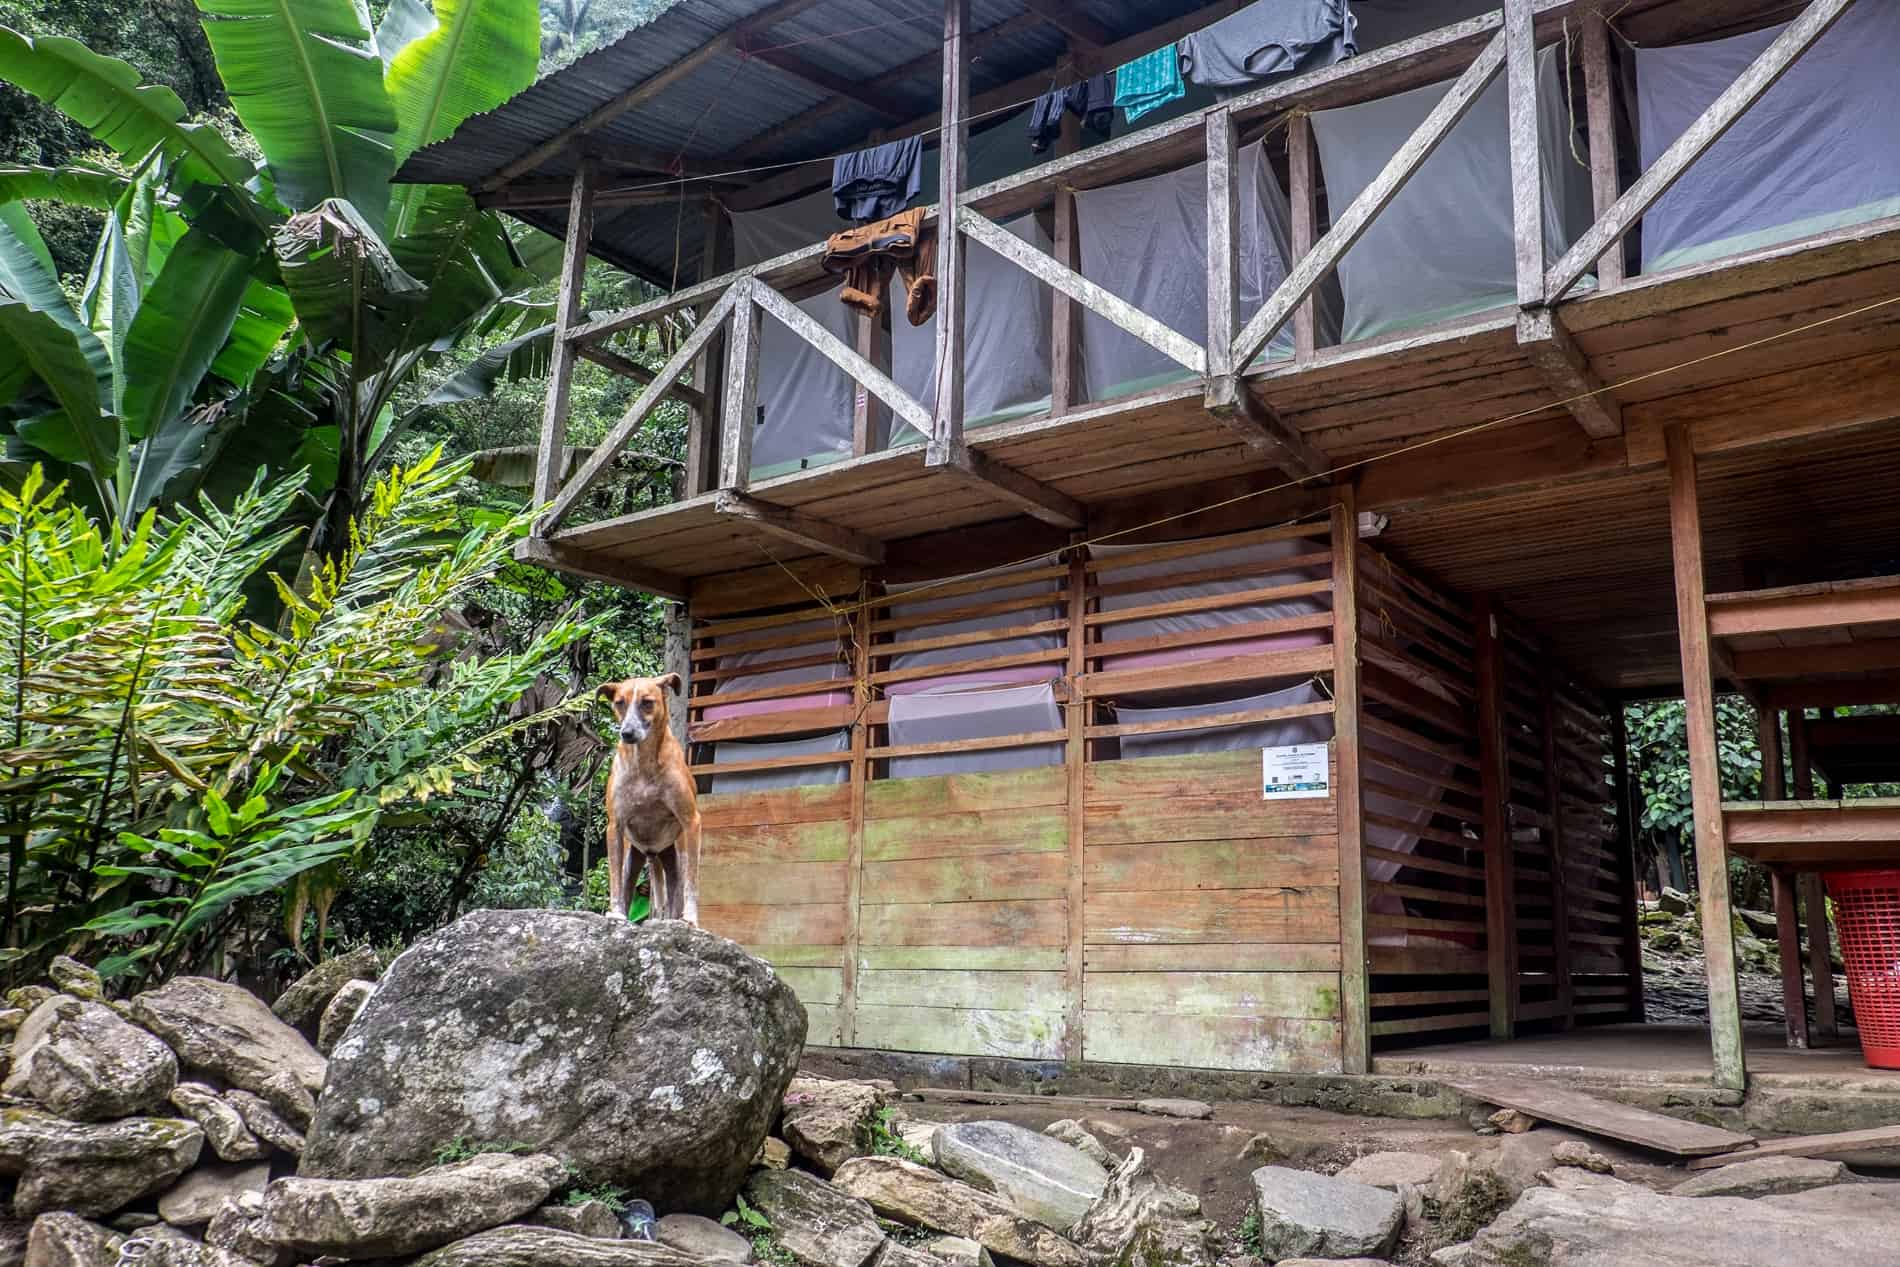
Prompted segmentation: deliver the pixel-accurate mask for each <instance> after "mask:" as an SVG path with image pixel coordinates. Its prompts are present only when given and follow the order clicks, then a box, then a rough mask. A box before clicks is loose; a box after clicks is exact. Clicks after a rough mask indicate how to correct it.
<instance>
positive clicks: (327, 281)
mask: <svg viewBox="0 0 1900 1267" xmlns="http://www.w3.org/2000/svg"><path fill="white" fill-rule="evenodd" d="M196 3H197V5H198V8H199V11H200V14H201V16H202V19H203V23H204V27H205V32H206V35H207V37H208V38H209V41H210V44H211V49H212V54H213V57H214V59H215V61H216V64H217V68H218V73H219V75H220V77H221V78H222V79H223V81H224V85H225V89H226V92H227V94H228V95H229V97H230V100H231V105H232V109H233V110H234V112H235V113H236V115H237V117H238V120H239V122H241V123H242V124H243V125H244V127H245V129H246V130H247V131H248V132H249V133H250V135H251V137H252V138H253V139H254V140H255V142H256V144H257V148H258V150H259V151H260V152H261V154H262V161H261V162H258V163H252V162H251V161H249V160H248V159H245V158H244V157H242V156H241V155H240V154H239V153H238V152H237V150H236V149H235V148H234V147H233V146H232V145H231V144H230V143H229V142H228V141H226V140H225V138H224V137H223V136H221V135H220V134H219V133H218V132H217V131H216V130H215V129H212V128H209V127H205V126H202V125H197V124H193V123H191V122H189V121H188V120H187V119H186V118H185V112H184V109H183V106H182V104H180V103H179V101H178V99H177V97H176V96H175V95H174V94H172V93H171V92H170V90H169V89H165V88H162V87H157V86H153V85H146V84H141V83H140V82H139V79H138V75H137V73H136V72H135V71H134V70H133V69H132V68H131V67H130V66H129V65H127V64H126V63H124V62H121V61H118V60H116V59H113V58H107V57H101V56H99V55H97V54H94V53H92V52H91V51H90V50H87V49H86V48H85V47H84V46H83V45H80V44H78V43H77V42H76V41H72V40H65V39H53V38H45V39H39V40H33V39H28V38H27V37H25V36H22V35H19V34H17V33H15V32H13V31H10V30H7V29H6V28H3V27H0V79H6V80H8V81H10V82H12V83H14V84H15V85H17V86H19V87H21V88H23V89H25V90H26V91H27V92H30V93H32V94H33V95H35V96H37V97H39V98H40V99H41V100H43V101H46V102H48V103H49V104H51V105H53V106H55V107H57V108H58V109H60V110H62V111H63V112H65V113H66V114H67V115H68V116H70V117H71V118H73V119H74V120H76V121H77V122H79V123H80V124H82V125H84V126H85V127H87V128H88V129H89V130H91V132H92V134H93V136H94V137H95V138H96V139H97V140H98V141H99V142H100V143H101V144H102V145H104V146H106V147H107V148H108V149H110V150H112V151H113V152H114V153H115V154H116V155H117V156H118V158H119V160H120V161H121V162H122V163H124V164H125V165H126V166H127V167H128V168H129V169H131V170H133V171H136V172H139V173H141V181H140V184H141V185H142V186H144V187H146V188H147V189H148V194H147V196H146V201H145V202H144V203H143V204H139V205H130V204H128V205H125V206H123V207H121V206H120V204H121V203H124V202H125V200H126V199H127V197H128V196H129V193H130V190H115V189H114V187H113V186H111V185H110V184H107V183H104V182H103V181H102V180H101V178H100V175H99V173H97V172H89V173H80V172H77V171H72V170H69V169H58V170H42V169H30V168H11V169H9V168H0V206H11V207H13V208H14V210H16V211H17V207H18V204H17V203H12V204H8V203H7V202H6V200H7V199H8V198H14V199H18V198H25V197H68V198H69V199H70V200H73V201H85V200H89V202H90V204H91V205H97V203H98V202H99V201H100V200H101V199H103V198H105V197H106V196H108V194H111V195H113V196H114V197H115V198H116V199H117V200H118V201H116V202H115V204H114V210H113V213H112V216H111V217H110V218H109V220H108V225H107V230H106V233H105V235H104V236H102V240H101V248H100V254H99V256H98V257H97V258H96V260H95V264H94V273H95V274H96V277H89V278H88V282H87V288H86V293H87V295H88V296H89V297H90V296H92V295H94V294H95V292H96V293H97V295H98V296H99V299H98V303H97V304H96V305H95V306H96V307H97V308H98V309H99V310H100V311H103V312H106V313H107V314H109V316H110V320H104V319H98V318H95V317H93V316H92V315H91V314H90V313H81V312H79V311H78V310H77V309H75V307H74V306H73V305H72V304H70V303H68V302H66V301H65V299H64V296H63V295H62V294H60V293H59V288H58V285H57V281H56V279H53V278H52V274H51V269H50V267H48V266H47V261H46V260H45V258H44V255H45V252H44V247H43V246H39V247H37V248H35V246H34V243H35V242H37V235H34V237H33V238H32V239H31V240H26V239H24V237H23V235H21V234H18V233H16V234H15V236H16V237H20V238H21V239H22V240H21V241H20V242H18V243H15V244H13V246H14V249H8V246H7V244H6V243H5V242H4V240H0V252H5V254H4V256H0V343H6V342H9V340H8V338H7V336H12V337H11V340H10V342H11V343H12V344H13V345H14V346H13V347H10V348H7V349H5V350H0V410H5V411H6V414H10V415H11V416H12V419H13V420H12V421H11V422H4V421H0V426H6V427H8V428H10V432H11V442H10V444H11V448H12V450H13V452H12V454H11V456H12V457H13V458H14V460H15V461H16V462H17V461H21V460H23V459H26V458H39V459H44V458H54V459H58V460H59V461H62V462H66V463H70V464H73V465H75V466H77V467H80V468H83V470H84V471H85V472H86V474H87V475H88V476H90V479H91V482H92V484H93V486H94V488H95V489H96V490H97V494H98V499H99V500H100V502H102V503H103V504H104V505H106V506H107V507H108V508H109V509H111V510H112V511H113V513H115V514H117V515H119V516H121V517H124V516H126V515H128V514H130V513H134V512H136V510H137V509H138V508H139V507H141V506H143V505H147V504H150V503H151V502H152V501H153V500H155V499H156V500H163V496H162V494H163V493H164V491H165V489H166V488H168V487H169V486H170V485H171V483H172V481H175V480H181V479H185V478H186V477H189V476H196V477H200V478H197V479H196V480H195V483H196V484H197V485H198V486H202V485H203V484H204V482H205V480H204V478H202V477H204V476H205V475H206V474H207V471H208V470H209V467H210V460H211V459H214V458H219V457H222V458H223V459H224V460H225V461H227V462H232V461H239V460H243V461H251V462H256V463H258V464H261V465H266V466H274V467H278V468H279V469H282V468H284V467H291V466H300V465H301V466H310V467H312V469H313V479H312V481H311V486H310V493H311V495H312V496H313V498H314V499H315V502H316V505H317V510H316V513H315V519H316V523H315V527H314V530H313V533H312V537H311V541H310V548H311V551H312V554H313V556H314V557H315V558H328V557H333V556H334V555H335V553H336V551H337V550H338V549H339V548H341V546H342V545H343V543H344V533H345V531H346V529H347V525H348V523H349V521H350V518H351V517H352V516H353V515H354V514H355V513H356V510H357V508H358V505H359V503H360V501H361V496H362V491H363V490H364V489H365V488H367V487H368V485H369V483H370V482H371V481H372V480H373V478H374V473H375V471H376V469H377V468H378V466H379V465H380V464H381V463H382V462H384V461H386V460H387V459H388V457H389V456H390V455H391V454H392V453H393V451H394V446H395V443H396V441H397V440H398V439H399V438H400V436H401V433H402V430H403V429H404V428H405V427H406V426H407V425H408V423H409V422H410V421H411V420H413V419H414V418H415V417H416V416H417V414H418V411H417V410H416V409H413V408H412V409H410V410H407V411H402V412H399V411H397V409H396V403H397V397H398V394H399V393H400V392H401V390H402V388H403V387H404V386H405V385H406V384H408V383H409V382H410V381H411V380H412V379H413V377H414V375H415V373H416V372H417V370H418V369H419V368H420V367H422V366H423V365H425V364H427V363H429V362H430V361H431V360H433V359H434V358H436V357H439V356H440V355H442V354H443V353H444V352H446V351H447V350H449V349H450V348H452V347H453V346H454V345H455V343H456V341H457V340H459V339H461V338H463V337H465V336H467V335H469V334H471V333H474V332H476V331H478V330H479V329H481V328H483V323H484V322H485V321H486V320H487V319H488V318H489V317H490V315H491V314H492V313H493V311H494V310H495V309H496V308H497V306H498V305H501V304H502V303H503V302H504V301H507V300H510V299H512V298H514V297H516V296H517V295H518V294H519V292H521V291H523V290H525V289H526V288H528V287H529V286H531V285H533V284H535V283H536V282H537V281H538V280H540V277H539V275H538V274H537V272H536V271H535V270H534V269H532V268H530V267H529V265H528V264H527V263H526V262H525V261H524V259H523V257H522V255H521V253H520V252H519V251H518V250H517V249H516V247H515V244H514V242H513V240H512V239H511V237H510V235H509V233H508V230H507V227H506V225H505V224H504V223H503V221H502V220H501V219H500V218H499V217H498V216H496V215H494V214H493V213H490V212H486V211H483V210H481V209H480V208H478V207H476V205H475V203H474V201H473V200H472V199H471V198H470V197H469V196H468V195H467V194H466V193H465V192H464V191H462V190H460V189H456V188H452V187H443V186H418V185H398V184H396V183H394V181H393V176H394V173H395V171H396V169H397V168H398V167H399V166H400V165H401V164H402V162H403V161H404V160H405V159H406V158H408V157H409V155H410V154H412V153H414V152H415V151H416V150H417V149H419V148H420V147H422V146H424V145H427V144H429V143H430V142H433V141H437V140H440V139H442V138H444V137H446V136H448V135H449V133H450V132H452V131H453V130H454V128H455V126H456V125H457V124H458V123H460V122H461V121H462V120H463V119H465V118H467V117H468V116H469V115H471V114H474V113H477V112H480V111H483V110H488V109H492V108H493V107H495V106H496V105H499V104H500V103H501V102H502V101H504V100H506V99H507V98H508V97H510V96H512V95H514V94H515V93H517V92H519V91H520V90H521V89H523V88H525V87H527V85H528V84H529V83H530V82H531V81H532V80H533V77H534V72H535V66H536V62H537V58H538V54H539V48H540V43H539V41H540V24H539V15H538V11H537V5H536V2H535V0H434V3H433V5H432V6H431V5H430V4H429V3H428V2H427V0H396V3H394V4H392V5H391V6H390V9H389V11H388V13H387V14H386V16H385V17H384V19H383V22H382V24H381V26H380V27H378V28H376V29H374V30H372V29H371V26H370V22H369V16H368V11H367V9H366V8H365V6H364V5H363V3H362V2H361V0H196ZM153 176H155V180H154V179H148V177H153ZM141 215H142V216H143V218H142V219H141V218H140V216H141ZM24 219H25V218H24V216H22V215H17V214H16V215H14V216H12V217H10V219H9V221H8V222H7V223H12V224H14V225H15V226H16V227H17V225H18V224H19V223H21V222H24ZM180 226H182V227H183V229H184V232H182V233H179V232H175V230H176V229H177V228H178V227H180ZM167 233H169V238H168V240H166V241H165V243H164V246H163V248H161V249H158V250H156V251H155V250H154V249H153V247H152V246H151V242H152V240H153V235H154V234H159V235H160V236H164V235H165V234H167ZM108 239H109V241H108ZM121 242H123V245H120V243H121ZM153 255H157V256H158V257H159V258H160V260H161V262H162V263H163V264H164V267H165V270H166V272H159V271H157V270H155V269H153V268H152V265H151V258H152V256H153ZM21 260H26V261H27V262H28V263H32V264H37V265H39V266H40V267H39V268H38V269H37V270H27V269H26V268H25V266H24V265H22V264H21V263H20V261H21ZM140 260H143V263H140V262H139V261H140ZM141 272H143V273H149V274H151V277H150V280H149V282H148V284H147V285H146V286H145V287H144V288H138V287H134V286H133V285H131V279H132V278H133V276H134V275H135V274H138V273H141ZM167 272H169V273H171V274H173V276H170V277H168V276H167V275H166V273H167ZM188 279H195V280H193V281H191V283H190V284H187V280H188ZM49 282H50V286H49ZM88 302H89V303H90V302H91V301H90V299H89V301H88ZM121 309H126V310H131V309H137V310H138V312H145V311H147V310H149V311H150V315H149V316H148V317H146V318H145V319H144V321H143V325H142V326H141V325H140V317H139V316H138V315H136V314H134V315H131V316H130V317H129V319H128V320H127V321H125V322H121V321H119V319H118V312H119V311H120V310H121ZM280 316H281V317H283V318H284V320H283V324H282V325H281V326H280V327H279V328H278V329H277V331H276V334H275V335H274V336H273V335H272V334H271V326H270V322H272V321H274V320H276V319H277V318H278V317H280ZM161 323H163V324H161ZM161 331H163V332H164V333H163V335H162V337H161V334H160V332H161ZM15 348H17V351H16V350H15ZM115 349H116V350H117V351H116V353H115ZM159 351H165V352H167V353H169V361H168V362H167V363H166V364H164V365H162V366H161V367H160V369H159V371H158V372H153V370H152V369H151V367H149V366H148V365H147V364H146V363H145V362H144V361H143V360H142V359H138V360H135V359H134V358H144V357H146V356H148V355H151V354H153V353H156V352H159ZM115 355H116V356H117V357H118V358H119V359H118V360H115ZM120 360H123V361H124V365H125V368H126V369H127V370H130V371H132V372H129V373H128V372H123V371H121V370H119V369H118V368H117V367H118V366H119V363H120ZM115 375H116V376H115ZM6 414H0V418H4V417H5V416H6ZM214 446H215V447H214Z"/></svg>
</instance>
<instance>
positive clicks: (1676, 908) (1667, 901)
mask: <svg viewBox="0 0 1900 1267" xmlns="http://www.w3.org/2000/svg"><path fill="white" fill-rule="evenodd" d="M1656 909H1657V910H1659V911H1666V912H1668V913H1669V914H1671V915H1687V914H1689V912H1691V911H1693V910H1695V899H1694V898H1692V897H1690V896H1689V895H1688V894H1687V893H1684V892H1683V891H1682V890H1681V889H1672V888H1668V887H1666V886H1665V887H1664V889H1663V891H1662V895H1661V896H1660V897H1658V898H1657V899H1656Z"/></svg>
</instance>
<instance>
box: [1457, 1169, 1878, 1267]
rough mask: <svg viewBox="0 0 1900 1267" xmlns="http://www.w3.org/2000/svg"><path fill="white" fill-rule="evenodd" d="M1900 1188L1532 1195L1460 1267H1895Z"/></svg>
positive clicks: (1590, 1190) (1611, 1185) (1593, 1189)
mask: <svg viewBox="0 0 1900 1267" xmlns="http://www.w3.org/2000/svg"><path fill="white" fill-rule="evenodd" d="M1896 1227H1900V1184H1842V1185H1837V1186H1835V1187H1831V1188H1817V1189H1814V1190H1813V1191H1811V1192H1802V1193H1797V1194H1794V1195H1792V1196H1773V1197H1760V1198H1756V1199H1752V1200H1751V1199H1748V1198H1745V1197H1678V1196H1668V1195H1661V1194H1658V1193H1654V1192H1650V1191H1648V1190H1647V1189H1644V1188H1639V1187H1637V1186H1636V1185H1634V1184H1623V1183H1616V1182H1614V1181H1608V1182H1605V1181H1601V1180H1599V1182H1597V1183H1595V1184H1589V1185H1582V1186H1578V1187H1573V1188H1566V1189H1562V1190H1559V1189H1556V1188H1530V1189H1527V1190H1526V1191H1525V1193H1524V1195H1523V1196H1522V1197H1520V1198H1518V1200H1517V1203H1516V1204H1514V1205H1513V1206H1511V1208H1510V1209H1508V1210H1506V1211H1505V1212H1504V1213H1503V1214H1502V1215H1501V1216H1500V1217H1499V1218H1498V1220H1497V1222H1495V1223H1493V1224H1492V1225H1491V1226H1490V1227H1487V1228H1485V1229H1483V1230H1482V1231H1480V1232H1479V1233H1478V1234H1477V1236H1476V1237H1475V1238H1473V1240H1472V1242H1471V1245H1470V1248H1469V1252H1468V1253H1467V1254H1466V1255H1465V1256H1464V1257H1463V1259H1462V1263H1463V1267H1791V1265H1792V1264H1797V1263H1825V1264H1827V1267H1892V1264H1893V1262H1894V1229H1895V1228H1896Z"/></svg>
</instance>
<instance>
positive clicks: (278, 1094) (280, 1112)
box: [257, 1069, 317, 1131]
mask: <svg viewBox="0 0 1900 1267" xmlns="http://www.w3.org/2000/svg"><path fill="white" fill-rule="evenodd" d="M257 1096H258V1098H259V1099H260V1100H262V1101H264V1103H266V1104H268V1105H270V1106H271V1108H272V1109H274V1110H275V1111H276V1113H277V1116H278V1117H281V1118H283V1119H284V1121H286V1122H288V1123H290V1125H292V1126H294V1127H295V1128H297V1129H298V1130H300V1131H308V1130H309V1129H310V1122H311V1119H312V1118H314V1117H316V1115H317V1097H315V1096H314V1095H311V1094H310V1093H309V1092H308V1091H306V1090H304V1088H303V1086H302V1085H301V1084H299V1083H298V1081H297V1080H296V1078H294V1077H293V1076H291V1075H290V1074H289V1073H288V1072H285V1071H284V1070H281V1069H280V1070H278V1071H277V1072H276V1073H274V1074H272V1075H271V1076H270V1077H268V1078H266V1079H264V1089H263V1090H261V1091H259V1092H258V1093H257Z"/></svg>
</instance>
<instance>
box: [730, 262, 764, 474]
mask: <svg viewBox="0 0 1900 1267" xmlns="http://www.w3.org/2000/svg"><path fill="white" fill-rule="evenodd" d="M732 289H733V291H735V292H737V293H738V298H737V299H736V300H734V301H733V302H734V307H733V310H732V330H731V334H730V337H729V338H728V340H727V345H726V397H725V403H724V404H723V405H721V406H720V410H719V414H720V417H719V423H720V426H721V428H722V430H721V431H720V435H719V487H721V488H735V489H743V488H745V487H746V486H747V485H749V484H750V483H751V482H752V433H753V432H754V431H755V430H757V429H758V425H759V418H758V413H759V335H760V329H759V322H760V319H761V316H762V314H761V313H760V311H759V305H758V304H756V303H754V302H753V300H752V283H751V282H750V281H741V282H734V283H733V285H732Z"/></svg>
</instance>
